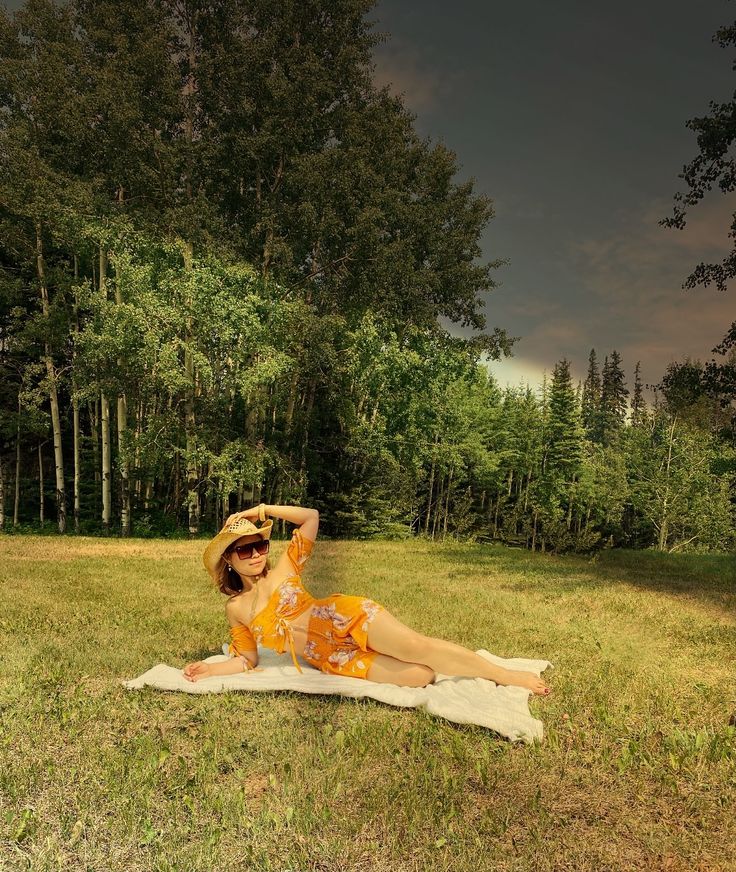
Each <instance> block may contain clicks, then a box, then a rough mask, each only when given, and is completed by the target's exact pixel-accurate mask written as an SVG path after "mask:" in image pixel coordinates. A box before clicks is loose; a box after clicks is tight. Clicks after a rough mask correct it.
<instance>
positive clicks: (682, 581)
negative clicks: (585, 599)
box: [443, 545, 736, 614]
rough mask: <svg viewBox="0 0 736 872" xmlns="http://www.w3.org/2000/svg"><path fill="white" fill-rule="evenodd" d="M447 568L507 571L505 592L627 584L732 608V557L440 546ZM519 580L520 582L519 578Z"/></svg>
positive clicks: (735, 600)
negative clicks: (576, 552) (546, 551)
mask: <svg viewBox="0 0 736 872" xmlns="http://www.w3.org/2000/svg"><path fill="white" fill-rule="evenodd" d="M443 550H444V551H445V555H444V556H445V558H446V560H447V563H448V564H449V566H450V567H452V568H453V569H454V570H455V571H459V572H460V573H462V574H467V575H472V574H477V573H478V571H479V570H480V571H482V569H483V567H484V566H487V567H488V568H489V570H491V569H492V571H493V573H494V574H495V575H497V574H498V573H499V572H500V573H503V572H504V570H508V572H509V576H510V580H509V581H508V582H507V583H504V585H503V586H504V588H505V589H507V590H516V591H520V592H521V591H535V590H536V591H540V590H545V591H546V592H548V593H560V592H563V593H564V592H570V593H572V592H575V591H579V590H581V589H591V588H595V587H597V586H605V587H613V586H615V585H616V584H621V583H625V584H630V585H632V586H634V587H638V588H640V589H642V590H649V591H657V592H662V593H666V594H671V595H673V596H676V597H687V598H691V599H698V600H701V601H703V602H707V603H708V604H710V605H714V606H717V607H719V608H721V609H723V610H724V611H727V612H728V613H729V614H733V608H734V605H736V556H733V555H731V554H662V553H659V552H657V551H634V550H630V549H616V550H611V551H603V552H600V553H599V554H596V555H595V556H593V557H587V556H584V555H579V554H563V555H551V554H540V553H535V554H533V553H531V552H529V551H523V550H521V549H515V548H507V547H505V546H503V545H466V546H465V547H460V546H458V545H453V546H451V547H447V546H443ZM519 576H521V578H519Z"/></svg>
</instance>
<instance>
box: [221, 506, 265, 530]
mask: <svg viewBox="0 0 736 872" xmlns="http://www.w3.org/2000/svg"><path fill="white" fill-rule="evenodd" d="M261 505H262V503H259V504H258V505H257V506H253V507H252V508H250V509H244V510H243V511H242V512H236V513H235V514H234V515H230V517H229V518H228V519H227V521H225V523H224V524H223V528H224V527H229V526H230V524H234V523H235V521H238V520H240V518H245V519H246V520H247V521H252V522H255V521H258V520H259V511H260V508H261ZM264 516H265V513H264Z"/></svg>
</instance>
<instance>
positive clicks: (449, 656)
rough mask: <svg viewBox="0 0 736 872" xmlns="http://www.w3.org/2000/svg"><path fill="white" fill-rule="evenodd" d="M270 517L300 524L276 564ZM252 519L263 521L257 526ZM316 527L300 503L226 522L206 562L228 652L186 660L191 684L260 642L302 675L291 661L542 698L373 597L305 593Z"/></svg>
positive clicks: (235, 666)
mask: <svg viewBox="0 0 736 872" xmlns="http://www.w3.org/2000/svg"><path fill="white" fill-rule="evenodd" d="M267 515H270V516H272V517H274V518H281V519H283V520H285V521H289V522H290V523H292V524H296V525H297V527H296V529H295V530H294V532H293V535H292V539H291V543H290V545H289V546H288V548H287V549H286V551H285V552H284V554H282V556H281V558H280V559H279V560H278V562H277V563H276V565H275V566H274V567H273V568H271V567H269V565H268V561H267V555H268V551H269V546H270V539H271V529H272V527H273V521H272V520H266V516H267ZM256 520H260V521H261V522H264V523H262V524H261V526H260V527H257V526H255V523H254V522H255V521H256ZM318 528H319V512H317V511H316V509H306V508H301V507H299V506H266V505H264V504H263V503H261V504H260V505H259V506H255V507H254V508H252V509H247V510H246V511H244V512H238V513H236V514H234V515H231V516H230V517H229V518H228V519H227V521H226V522H225V524H224V526H223V528H222V530H220V532H219V533H218V534H217V536H215V537H214V539H213V540H212V541H211V542H210V543H209V544H208V546H207V548H206V549H205V552H204V555H203V561H204V564H205V567H206V568H207V570H208V572H209V573H210V575H211V576H212V578H213V580H214V582H215V584H216V585H217V586H218V587H219V589H220V591H222V592H223V593H225V594H228V595H229V599H228V601H227V604H226V606H225V611H226V614H227V618H228V622H229V624H230V633H231V637H232V642H231V644H230V649H229V650H230V654H231V655H232V656H231V658H230V660H229V661H227V662H223V663H204V662H203V661H199V662H197V663H189V664H187V666H186V667H185V668H184V675H185V677H186V678H187V679H188V680H189V681H198V680H199V679H200V678H205V677H207V676H210V675H231V674H233V673H236V672H241V671H246V672H247V671H250V670H251V669H255V668H256V666H257V664H258V643H260V644H261V645H265V646H266V647H269V648H273V649H274V650H276V651H278V652H279V653H283V652H284V651H285V650H286V647H287V645H288V647H289V649H290V651H291V655H292V659H293V661H294V665H295V666H296V668H297V669H298V670H299V671H300V672H301V671H302V670H301V667H300V666H299V664H298V663H297V660H296V656H297V655H299V656H300V657H302V658H303V659H304V660H306V661H307V663H309V664H310V665H311V666H314V667H315V668H316V669H320V670H321V671H322V672H327V673H331V674H333V675H347V676H350V677H353V678H364V679H367V680H368V681H378V682H384V683H388V684H397V685H400V686H404V687H424V686H426V685H427V684H431V683H432V682H433V681H434V679H435V674H436V673H441V674H443V675H461V676H467V677H470V678H488V679H490V680H491V681H495V682H496V684H510V685H511V684H512V685H516V686H518V687H525V688H527V689H528V690H531V691H533V692H534V693H536V694H539V695H545V694H548V693H549V688H547V687H546V686H545V684H544V682H543V681H542V679H541V678H538V677H537V676H536V675H534V674H533V673H532V672H515V671H512V670H509V669H504V668H502V667H500V666H496V665H494V664H493V663H489V662H488V661H487V660H485V659H484V658H483V657H480V656H479V655H478V654H476V653H475V652H473V651H470V650H469V649H467V648H463V647H462V646H460V645H456V644H455V643H454V642H447V641H445V640H443V639H436V638H432V637H430V636H424V635H422V634H421V633H418V632H416V631H415V630H412V629H411V628H410V627H407V626H406V625H405V624H402V623H401V622H400V621H398V620H397V619H396V618H395V617H394V616H393V615H392V614H390V612H388V611H387V610H386V609H385V608H384V607H383V606H381V605H379V604H378V603H376V602H375V601H373V600H370V599H366V598H365V597H358V596H347V595H344V594H331V595H330V596H328V597H323V598H321V599H315V598H314V597H312V596H311V595H310V594H309V593H308V591H306V589H305V588H304V587H303V585H302V583H301V577H300V576H301V570H302V567H303V565H304V563H305V561H306V560H307V558H308V557H309V555H310V553H311V551H312V547H313V545H314V542H315V540H316V538H317V530H318Z"/></svg>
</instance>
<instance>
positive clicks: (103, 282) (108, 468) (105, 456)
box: [100, 243, 112, 530]
mask: <svg viewBox="0 0 736 872" xmlns="http://www.w3.org/2000/svg"><path fill="white" fill-rule="evenodd" d="M100 294H101V295H102V298H103V299H107V251H105V247H104V245H103V244H102V243H100ZM100 410H101V413H100V417H101V418H102V526H103V527H104V528H105V529H106V530H109V529H110V525H111V523H112V457H111V455H112V450H111V448H112V446H111V442H110V401H109V400H108V398H107V397H106V396H105V394H104V392H102V393H101V394H100Z"/></svg>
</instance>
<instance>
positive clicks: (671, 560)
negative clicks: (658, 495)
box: [0, 536, 736, 872]
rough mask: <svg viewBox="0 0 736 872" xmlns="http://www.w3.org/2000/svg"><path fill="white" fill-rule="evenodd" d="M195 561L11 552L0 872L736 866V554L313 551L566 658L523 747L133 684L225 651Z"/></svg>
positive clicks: (506, 643)
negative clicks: (129, 685) (539, 738)
mask: <svg viewBox="0 0 736 872" xmlns="http://www.w3.org/2000/svg"><path fill="white" fill-rule="evenodd" d="M203 546H204V542H193V543H190V542H182V541H174V542H161V541H150V540H129V541H118V540H95V539H88V538H70V539H62V538H53V537H43V538H41V537H9V536H4V537H0V634H1V635H2V660H1V661H0V662H1V663H2V670H1V671H0V715H1V717H2V721H1V723H2V733H1V735H0V868H1V869H8V870H16V869H17V870H21V869H32V870H38V872H40V870H54V872H56V870H75V872H77V870H106V872H107V870H125V872H134V870H161V872H164V870H182V872H193V870H202V872H204V870H207V872H224V870H238V872H243V870H274V872H285V870H290V872H297V870H299V872H307V870H325V872H348V870H356V872H357V870H366V872H368V870H371V872H373V870H375V872H382V870H387V872H388V870H390V872H404V870H407V872H408V870H425V869H426V870H430V869H431V870H452V872H458V870H463V872H464V870H495V869H498V870H509V872H511V870H548V869H549V870H552V869H554V870H576V872H577V870H595V872H601V870H630V869H632V870H633V869H642V870H658V869H662V870H688V872H690V870H706V869H707V870H721V869H723V870H725V869H736V859H734V858H736V814H735V813H734V799H736V729H735V728H734V727H732V726H729V718H730V717H731V716H732V715H733V714H734V713H736V669H734V666H735V665H736V661H735V659H734V658H736V612H735V609H734V606H735V605H736V562H735V561H734V559H733V558H731V557H727V556H724V555H719V556H691V555H659V554H655V553H649V552H647V553H641V552H638V553H635V552H614V553H605V554H603V555H601V556H600V558H598V559H597V560H595V561H590V560H589V559H587V558H581V557H556V558H555V557H549V556H544V555H539V554H529V553H528V552H525V551H521V550H515V549H507V548H503V547H490V546H465V545H463V546H460V545H457V544H448V545H432V544H430V543H426V542H420V541H413V542H409V543H400V542H385V543H382V542H371V543H364V542H327V541H323V542H320V543H318V546H317V548H316V550H315V553H314V556H313V557H312V559H311V560H310V562H309V564H308V565H307V570H306V572H305V582H306V584H307V586H308V587H309V589H310V590H311V591H312V593H313V594H314V595H315V596H322V595H326V594H328V593H332V592H334V591H342V592H343V593H350V594H363V595H366V596H370V597H372V598H374V599H376V600H378V601H379V602H381V603H383V604H384V605H385V606H386V607H387V608H389V609H390V610H391V611H392V612H393V613H394V614H395V615H396V616H397V617H398V618H399V619H400V620H403V621H405V622H406V623H409V624H410V625H412V626H414V627H416V628H417V629H418V630H420V631H421V632H424V633H427V634H430V635H437V636H441V637H443V638H447V639H452V640H453V641H456V642H459V643H461V644H463V645H466V646H467V647H469V648H472V649H476V648H481V647H482V648H486V649H488V650H490V651H492V652H493V653H495V654H498V655H500V656H502V657H511V656H524V657H534V658H541V659H548V660H550V661H552V663H554V666H555V668H554V669H551V670H548V671H547V672H546V673H545V678H546V679H547V680H548V681H549V683H550V684H551V686H552V688H553V693H552V695H551V696H550V697H549V698H546V699H539V698H534V699H532V701H531V703H530V706H531V710H532V713H533V714H534V715H535V716H536V717H539V718H541V719H542V720H543V722H544V725H545V739H544V741H543V742H542V743H541V744H538V743H535V744H534V745H523V744H518V745H512V744H511V743H509V742H507V741H506V740H504V739H501V738H499V737H498V736H497V735H495V734H494V733H492V732H489V731H488V730H485V729H483V728H480V727H472V726H471V727H468V726H458V725H455V724H451V723H449V722H446V721H442V720H438V719H435V718H433V717H431V716H430V715H428V714H426V713H425V712H422V711H417V710H411V709H410V710H402V709H396V708H391V707H390V706H386V705H383V704H381V703H378V702H375V701H373V700H351V699H345V698H339V697H330V696H327V697H318V696H314V697H312V696H307V695H299V694H296V693H273V694H272V693H262V694H246V693H227V694H212V695H209V694H207V695H202V696H197V695H190V694H183V693H179V694H177V693H163V692H160V691H156V690H153V689H151V688H145V689H144V690H142V691H127V690H125V689H124V688H122V687H121V686H120V684H119V681H120V679H126V678H133V677H135V676H136V675H139V674H140V673H141V672H143V671H145V670H146V669H148V668H150V667H151V666H152V665H153V664H155V663H159V662H165V663H169V664H171V665H175V666H183V665H184V664H185V663H187V662H188V661H190V660H196V659H200V658H203V657H206V656H208V655H210V654H216V653H219V649H220V646H221V644H222V642H224V641H226V640H227V637H228V634H227V625H226V621H225V615H224V598H223V597H222V595H221V594H219V593H217V592H215V591H214V590H213V589H212V588H211V587H210V586H209V582H208V580H207V578H206V576H205V574H204V571H203V570H202V568H201V563H200V553H201V551H202V549H203ZM282 547H284V545H283V543H278V548H279V549H280V548H282Z"/></svg>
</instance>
